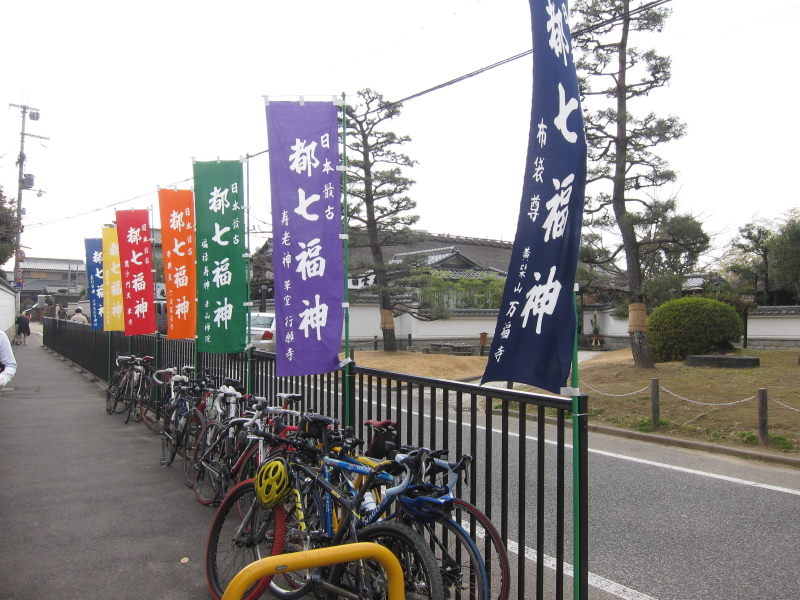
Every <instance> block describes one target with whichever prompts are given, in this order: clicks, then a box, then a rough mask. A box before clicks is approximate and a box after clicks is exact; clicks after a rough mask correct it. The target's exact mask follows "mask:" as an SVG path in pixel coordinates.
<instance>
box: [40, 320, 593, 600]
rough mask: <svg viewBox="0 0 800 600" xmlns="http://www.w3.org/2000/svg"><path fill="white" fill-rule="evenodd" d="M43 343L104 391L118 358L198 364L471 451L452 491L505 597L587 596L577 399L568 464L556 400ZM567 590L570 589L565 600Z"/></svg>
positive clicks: (62, 336) (157, 345) (124, 340)
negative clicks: (501, 578) (505, 552)
mask: <svg viewBox="0 0 800 600" xmlns="http://www.w3.org/2000/svg"><path fill="white" fill-rule="evenodd" d="M44 344H45V346H47V347H49V348H51V349H53V350H54V351H56V352H58V353H59V354H61V355H63V356H65V357H66V358H68V359H69V360H71V361H73V362H74V363H76V364H78V365H79V366H81V367H82V368H84V369H86V370H87V371H89V372H91V373H92V374H94V375H95V376H97V377H98V378H100V379H103V380H105V381H108V379H109V376H110V373H111V369H112V364H113V359H114V357H115V356H116V355H117V354H125V353H129V352H131V353H134V354H139V355H150V356H153V357H155V358H156V361H157V364H159V365H166V364H170V365H173V366H182V365H189V364H191V365H193V364H195V361H197V363H198V366H199V367H200V368H209V369H211V370H213V371H214V372H215V373H216V374H218V375H222V376H226V377H234V378H236V379H239V380H241V381H242V382H245V383H246V385H247V388H248V389H249V391H250V392H251V393H254V394H257V395H260V396H265V397H267V398H272V397H274V394H275V393H277V392H296V393H300V394H302V395H303V398H304V400H303V403H304V404H303V409H304V410H314V411H318V412H321V413H324V414H328V415H330V416H333V417H337V418H339V419H340V420H342V421H343V422H344V421H347V420H349V421H351V422H352V423H353V425H354V426H355V427H356V431H357V432H359V431H360V434H361V436H362V437H365V436H367V435H368V433H369V432H368V431H365V428H364V427H363V423H364V421H366V420H368V419H392V420H394V421H397V423H398V424H399V428H400V436H401V439H402V440H404V441H405V442H406V443H408V444H412V445H418V446H426V447H429V448H437V449H438V448H447V449H449V451H450V456H451V457H457V456H460V455H461V454H463V453H465V452H468V453H469V454H471V455H472V456H473V457H474V458H475V460H473V462H472V464H471V472H470V473H469V476H468V478H467V482H465V483H464V484H463V487H462V489H461V490H458V491H459V493H460V495H461V497H463V498H466V499H468V500H469V501H470V502H472V503H473V504H475V505H477V506H479V507H480V508H481V509H482V510H483V511H484V512H485V514H486V515H487V516H489V517H490V518H491V519H492V521H493V523H495V524H496V526H497V527H498V529H499V530H500V533H501V535H502V537H503V539H504V540H505V541H506V543H507V544H506V545H507V547H508V549H509V558H510V559H511V561H512V576H511V583H512V586H511V597H516V598H520V599H522V598H531V597H534V593H533V590H535V597H536V598H558V599H560V598H564V597H576V598H582V599H585V598H588V589H587V588H588V583H587V582H588V572H587V566H588V565H587V562H588V560H587V556H588V553H587V532H588V521H587V516H588V511H587V497H586V492H587V489H586V488H587V481H588V476H587V462H588V461H587V456H588V453H587V445H586V397H581V398H580V407H579V410H578V418H577V419H576V420H577V422H578V424H579V427H578V436H579V440H578V441H579V444H578V447H579V448H580V452H579V453H578V455H577V456H575V453H574V452H571V453H569V454H567V453H566V451H565V449H566V447H567V443H566V440H565V437H566V432H567V431H568V429H567V427H566V424H567V422H568V420H570V416H571V409H572V402H571V401H570V400H568V399H564V398H559V397H555V396H547V395H537V394H529V393H523V392H515V391H513V390H509V389H504V388H492V387H483V386H477V385H473V384H468V383H458V382H454V381H447V380H439V379H429V378H424V377H416V376H412V375H404V374H399V373H391V372H387V371H381V370H377V369H370V368H364V367H359V366H358V365H357V364H355V365H351V368H350V370H349V371H350V374H349V375H347V374H346V373H345V372H344V371H336V372H334V373H328V374H323V375H308V376H302V377H277V376H276V373H275V356H274V355H273V354H262V353H254V355H253V356H251V357H248V355H247V354H245V353H242V354H228V355H218V354H199V355H197V356H195V350H194V342H193V341H191V340H168V339H166V337H164V336H161V335H145V336H131V337H125V336H124V335H123V334H122V333H121V332H113V333H109V332H102V331H93V330H92V329H90V328H89V327H88V326H84V325H80V324H77V323H71V322H65V321H57V320H55V319H45V323H44ZM356 358H357V356H356ZM529 422H530V423H529ZM529 428H530V430H531V431H530V432H529ZM573 462H577V468H574V465H573ZM570 473H572V477H569V476H568V475H569V474H570ZM568 499H570V500H572V501H568ZM576 517H577V518H576ZM575 525H577V529H576V528H575V527H574V526H575ZM470 526H471V529H472V531H471V533H472V534H473V536H476V539H478V540H479V542H482V543H484V544H485V545H486V548H485V549H486V551H488V550H489V540H488V538H486V539H483V540H481V532H480V531H479V530H477V529H476V526H475V524H474V523H472V524H470ZM576 547H577V548H578V549H579V550H578V551H577V553H576V551H575V548H576ZM576 554H577V556H578V558H577V561H576V562H577V563H578V564H577V565H575V569H574V572H575V573H576V579H577V581H574V580H573V579H572V578H565V577H564V572H565V569H564V565H565V563H569V562H570V561H569V560H568V558H570V557H574V556H575V555H576ZM573 561H575V559H574V558H573ZM575 584H577V585H578V587H579V590H578V594H577V595H574V596H573V594H574V589H573V586H574V585H575Z"/></svg>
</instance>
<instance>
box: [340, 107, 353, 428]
mask: <svg viewBox="0 0 800 600" xmlns="http://www.w3.org/2000/svg"><path fill="white" fill-rule="evenodd" d="M341 166H342V241H343V250H344V359H345V360H347V359H349V358H350V290H349V286H348V285H347V283H348V277H347V275H348V269H349V265H350V240H349V231H350V225H349V220H350V215H349V209H348V205H347V104H346V103H345V94H344V92H342V165H341ZM351 368H352V367H351V365H350V363H349V362H347V363H346V364H345V366H344V423H345V425H352V424H353V415H352V414H351V411H350V403H351V402H352V398H351V394H350V392H351V390H350V381H351V380H350V378H351V377H352V373H351Z"/></svg>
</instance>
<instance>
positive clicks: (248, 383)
mask: <svg viewBox="0 0 800 600" xmlns="http://www.w3.org/2000/svg"><path fill="white" fill-rule="evenodd" d="M245 165H247V180H246V181H247V184H246V186H245V193H246V194H247V196H246V201H245V206H246V210H245V211H244V226H245V229H246V231H247V242H246V243H247V245H246V247H245V254H247V264H246V266H245V281H246V282H247V300H246V302H245V304H246V305H247V332H246V336H245V339H244V344H245V348H247V351H246V352H247V362H246V365H245V368H246V369H247V372H246V373H245V391H246V392H247V393H248V394H250V393H252V391H253V348H252V347H248V346H249V345H250V340H251V338H252V331H251V329H252V323H251V319H252V318H253V307H252V304H251V302H252V296H251V294H250V292H251V290H250V286H251V285H252V281H251V278H250V274H251V273H250V269H252V267H253V258H252V256H251V254H250V155H249V154H247V155H246V157H245Z"/></svg>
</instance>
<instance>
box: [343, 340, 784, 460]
mask: <svg viewBox="0 0 800 600" xmlns="http://www.w3.org/2000/svg"><path fill="white" fill-rule="evenodd" d="M737 353H738V354H740V355H746V356H757V357H759V359H760V361H761V366H760V367H757V368H752V369H715V368H707V367H687V366H685V365H684V364H683V363H682V362H670V363H659V364H658V365H657V366H656V368H655V369H639V368H637V367H635V366H634V364H633V358H632V357H631V353H630V351H629V350H618V351H615V352H604V353H602V354H600V355H599V356H597V357H595V358H593V359H591V360H589V361H586V362H583V363H581V365H580V368H579V373H580V379H581V386H580V387H581V390H582V391H585V392H586V393H587V394H588V395H589V415H590V417H589V420H590V422H591V423H595V424H605V425H609V426H613V427H620V428H623V429H631V430H637V431H644V432H652V433H658V434H661V435H667V436H671V437H682V438H687V439H696V440H702V441H708V442H714V443H719V444H725V445H736V446H741V447H752V448H754V449H755V448H758V449H759V450H770V451H774V452H787V453H791V454H800V364H799V361H800V351H798V350H747V351H742V350H739V351H738V352H737ZM355 359H356V363H357V364H359V365H361V366H367V367H374V368H378V369H385V370H388V371H394V372H398V373H408V374H413V375H420V376H423V377H436V378H441V379H454V380H461V379H467V378H470V377H480V376H481V375H482V374H483V370H484V367H485V365H486V360H487V359H486V358H485V357H478V356H449V355H441V354H421V353H413V352H397V353H390V352H373V351H363V352H362V351H359V352H356V357H355ZM651 379H658V380H659V383H660V386H661V392H660V408H661V410H660V412H661V424H660V426H659V427H658V428H655V427H653V424H652V422H651V419H650V415H651V409H650V381H651ZM643 388H645V389H643ZM759 388H766V390H767V394H768V397H769V398H770V401H769V402H768V404H767V410H768V422H769V434H770V446H769V447H768V448H762V447H759V446H758V402H757V399H756V395H757V393H758V389H759ZM518 389H519V386H518ZM527 389H529V390H530V391H537V390H536V389H535V388H527ZM637 390H642V391H639V392H637V393H635V394H631V393H632V392H636V391H637ZM670 392H671V393H670ZM616 396H620V397H616ZM684 398H685V399H684ZM745 399H747V400H746V401H745V402H741V403H737V404H733V405H729V406H724V404H726V403H730V402H735V401H738V400H745ZM778 402H780V403H782V404H783V405H786V406H788V407H791V408H786V407H785V406H782V405H781V404H778ZM697 403H702V404H697ZM792 408H793V409H795V410H792Z"/></svg>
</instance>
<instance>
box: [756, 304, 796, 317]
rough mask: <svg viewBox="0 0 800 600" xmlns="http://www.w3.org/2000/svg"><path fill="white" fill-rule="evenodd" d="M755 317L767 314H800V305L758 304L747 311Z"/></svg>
mask: <svg viewBox="0 0 800 600" xmlns="http://www.w3.org/2000/svg"><path fill="white" fill-rule="evenodd" d="M747 314H748V315H750V316H753V317H761V316H766V315H800V306H757V307H755V308H751V309H750V310H748V311H747Z"/></svg>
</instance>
